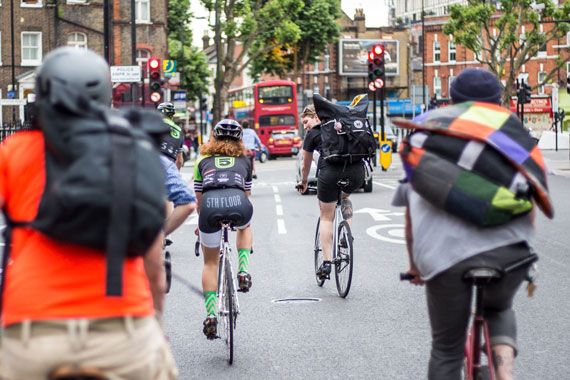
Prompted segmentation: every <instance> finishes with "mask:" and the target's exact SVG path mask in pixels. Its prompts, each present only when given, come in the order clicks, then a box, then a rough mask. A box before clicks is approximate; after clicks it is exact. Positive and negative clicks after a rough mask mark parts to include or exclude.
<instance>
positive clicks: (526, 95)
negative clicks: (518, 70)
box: [517, 82, 531, 104]
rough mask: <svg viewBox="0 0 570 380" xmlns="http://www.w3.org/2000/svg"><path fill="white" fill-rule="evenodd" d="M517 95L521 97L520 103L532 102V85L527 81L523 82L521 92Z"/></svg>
mask: <svg viewBox="0 0 570 380" xmlns="http://www.w3.org/2000/svg"><path fill="white" fill-rule="evenodd" d="M517 96H518V97H519V98H520V103H521V104H528V103H530V102H531V89H530V86H529V85H528V84H527V83H525V82H522V84H521V86H520V88H519V92H518V94H517Z"/></svg>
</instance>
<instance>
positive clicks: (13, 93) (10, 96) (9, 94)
mask: <svg viewBox="0 0 570 380" xmlns="http://www.w3.org/2000/svg"><path fill="white" fill-rule="evenodd" d="M6 96H7V97H8V99H16V91H8V92H7V93H6Z"/></svg>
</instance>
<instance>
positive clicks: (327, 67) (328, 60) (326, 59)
mask: <svg viewBox="0 0 570 380" xmlns="http://www.w3.org/2000/svg"><path fill="white" fill-rule="evenodd" d="M330 65H331V57H330V55H328V53H327V54H325V56H324V59H323V70H324V71H325V72H326V71H330V69H331V66H330Z"/></svg>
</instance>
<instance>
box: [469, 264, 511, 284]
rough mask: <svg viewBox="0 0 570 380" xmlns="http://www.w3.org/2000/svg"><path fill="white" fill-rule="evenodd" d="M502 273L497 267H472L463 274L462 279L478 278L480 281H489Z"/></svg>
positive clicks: (499, 276)
mask: <svg viewBox="0 0 570 380" xmlns="http://www.w3.org/2000/svg"><path fill="white" fill-rule="evenodd" d="M502 276H503V275H502V273H501V272H499V271H498V270H497V269H494V268H485V267H483V268H474V269H470V270H468V271H467V272H465V274H464V275H463V279H464V280H475V281H477V280H480V281H490V280H493V279H499V278H501V277H502Z"/></svg>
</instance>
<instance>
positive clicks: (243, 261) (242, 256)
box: [238, 249, 251, 272]
mask: <svg viewBox="0 0 570 380" xmlns="http://www.w3.org/2000/svg"><path fill="white" fill-rule="evenodd" d="M250 251H251V250H250V249H238V257H239V268H238V272H247V267H248V266H249V252H250Z"/></svg>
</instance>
